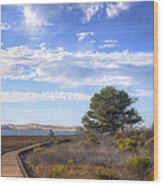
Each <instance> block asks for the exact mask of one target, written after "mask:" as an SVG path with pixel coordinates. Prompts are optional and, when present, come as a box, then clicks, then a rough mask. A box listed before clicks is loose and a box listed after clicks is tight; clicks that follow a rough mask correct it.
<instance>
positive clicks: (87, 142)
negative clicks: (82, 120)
mask: <svg viewBox="0 0 163 186" xmlns="http://www.w3.org/2000/svg"><path fill="white" fill-rule="evenodd" d="M80 144H81V145H84V146H91V145H99V144H100V143H99V141H98V139H97V138H96V137H95V136H94V135H93V134H88V135H86V136H84V138H82V139H81V140H80Z"/></svg>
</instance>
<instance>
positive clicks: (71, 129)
mask: <svg viewBox="0 0 163 186" xmlns="http://www.w3.org/2000/svg"><path fill="white" fill-rule="evenodd" d="M1 129H10V130H53V131H57V132H59V131H67V132H81V131H82V130H84V129H83V128H82V127H80V126H77V127H73V126H72V127H66V126H52V125H41V124H35V123H29V124H24V125H23V124H22V125H14V124H5V125H1Z"/></svg>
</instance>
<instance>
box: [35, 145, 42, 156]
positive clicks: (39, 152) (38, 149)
mask: <svg viewBox="0 0 163 186" xmlns="http://www.w3.org/2000/svg"><path fill="white" fill-rule="evenodd" d="M33 152H34V154H36V155H40V154H42V153H43V149H42V148H41V147H35V148H34V149H33Z"/></svg>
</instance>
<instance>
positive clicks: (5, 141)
mask: <svg viewBox="0 0 163 186" xmlns="http://www.w3.org/2000/svg"><path fill="white" fill-rule="evenodd" d="M74 137H75V136H57V140H63V139H70V138H74ZM48 140H49V136H1V151H2V152H4V151H6V150H9V149H12V148H16V147H23V146H26V145H31V144H35V143H38V142H46V141H48Z"/></svg>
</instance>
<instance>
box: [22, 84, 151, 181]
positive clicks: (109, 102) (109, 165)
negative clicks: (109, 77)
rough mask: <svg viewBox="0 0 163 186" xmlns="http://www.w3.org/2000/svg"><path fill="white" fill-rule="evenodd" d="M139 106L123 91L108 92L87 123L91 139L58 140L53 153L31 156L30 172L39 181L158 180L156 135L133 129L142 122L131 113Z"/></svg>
mask: <svg viewBox="0 0 163 186" xmlns="http://www.w3.org/2000/svg"><path fill="white" fill-rule="evenodd" d="M136 101H137V99H135V98H131V97H130V96H129V95H128V93H127V92H125V91H123V90H117V89H115V88H113V87H106V88H103V89H102V90H101V91H100V93H97V94H95V95H94V96H93V97H92V98H91V103H90V109H89V110H88V112H87V113H86V114H85V116H84V117H83V118H82V122H83V124H84V127H85V128H86V129H87V131H86V133H84V130H82V136H81V138H80V139H78V140H77V139H75V140H72V141H70V142H67V143H60V141H58V139H55V138H54V139H53V141H54V142H53V143H52V145H51V146H50V147H49V146H48V147H44V148H43V149H42V148H41V149H40V148H36V149H34V151H33V152H29V153H28V155H27V156H26V157H24V158H25V161H26V164H27V165H28V166H29V170H32V172H33V175H34V177H52V178H87V179H91V178H92V179H108V180H118V179H122V180H124V179H125V180H153V170H154V168H153V164H154V140H153V129H141V128H139V127H138V129H137V130H136V129H135V128H134V127H133V126H135V125H137V126H138V125H139V124H140V123H141V121H142V117H141V116H140V115H139V114H138V112H137V111H136V110H135V109H134V108H132V107H131V106H132V105H133V104H134V103H135V102H136ZM79 130H81V129H79ZM93 130H94V131H95V132H94V133H90V131H93ZM51 136H52V137H53V135H52V133H51Z"/></svg>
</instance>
